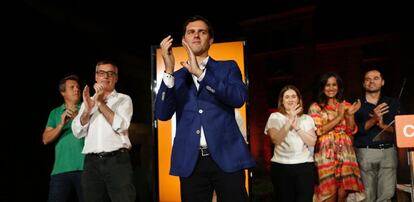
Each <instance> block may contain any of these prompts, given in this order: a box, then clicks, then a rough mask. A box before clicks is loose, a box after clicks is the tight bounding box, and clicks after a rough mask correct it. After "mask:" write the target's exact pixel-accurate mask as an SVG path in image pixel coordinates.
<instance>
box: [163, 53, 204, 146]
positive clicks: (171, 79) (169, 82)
mask: <svg viewBox="0 0 414 202" xmlns="http://www.w3.org/2000/svg"><path fill="white" fill-rule="evenodd" d="M209 58H210V56H208V57H206V58H205V59H204V60H203V61H201V63H200V64H199V65H198V66H199V67H200V69H201V70H203V73H202V74H201V76H200V77H198V78H197V77H196V76H195V75H194V74H192V75H191V76H192V77H193V82H194V84H195V86H196V87H197V90H198V88H199V87H200V84H199V82H201V81H202V80H203V78H204V76H205V75H206V71H204V69H205V68H206V65H207V62H208V60H209ZM183 68H185V67H183ZM162 80H163V81H164V83H165V85H166V86H167V87H168V88H172V87H174V81H175V80H174V77H173V76H172V75H171V74H167V73H164V76H163V78H162ZM200 130H201V133H200V146H202V147H204V146H207V141H206V136H205V135H204V129H203V126H201V129H200Z"/></svg>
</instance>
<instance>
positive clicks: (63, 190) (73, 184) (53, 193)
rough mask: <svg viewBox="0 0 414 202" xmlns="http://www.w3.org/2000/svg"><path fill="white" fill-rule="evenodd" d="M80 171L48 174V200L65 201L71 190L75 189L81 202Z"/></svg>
mask: <svg viewBox="0 0 414 202" xmlns="http://www.w3.org/2000/svg"><path fill="white" fill-rule="evenodd" d="M81 176H82V171H73V172H67V173H60V174H56V175H52V176H50V184H49V199H48V202H65V201H67V200H68V199H69V195H70V193H71V191H72V190H75V191H76V195H77V196H78V201H80V202H83V197H82V189H81Z"/></svg>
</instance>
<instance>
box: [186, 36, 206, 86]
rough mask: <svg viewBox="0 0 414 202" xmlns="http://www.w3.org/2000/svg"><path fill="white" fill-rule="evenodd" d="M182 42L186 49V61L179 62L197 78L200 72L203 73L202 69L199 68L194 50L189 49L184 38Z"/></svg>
mask: <svg viewBox="0 0 414 202" xmlns="http://www.w3.org/2000/svg"><path fill="white" fill-rule="evenodd" d="M182 44H183V47H184V49H185V50H186V51H187V54H188V61H187V62H180V64H181V65H182V66H184V67H185V68H187V70H188V71H189V72H190V73H191V74H193V75H195V76H196V77H197V78H198V77H200V76H201V74H202V73H203V70H201V69H200V67H199V66H198V62H197V58H196V56H195V55H194V52H193V51H192V50H191V48H190V46H189V45H188V43H187V42H185V41H184V40H182Z"/></svg>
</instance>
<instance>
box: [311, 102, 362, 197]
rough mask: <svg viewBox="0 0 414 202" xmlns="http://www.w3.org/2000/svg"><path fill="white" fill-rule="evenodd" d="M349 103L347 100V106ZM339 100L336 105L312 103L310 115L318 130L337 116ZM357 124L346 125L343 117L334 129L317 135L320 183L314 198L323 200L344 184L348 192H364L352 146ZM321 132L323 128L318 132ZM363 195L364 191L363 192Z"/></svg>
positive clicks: (343, 186)
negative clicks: (350, 126) (353, 126)
mask: <svg viewBox="0 0 414 202" xmlns="http://www.w3.org/2000/svg"><path fill="white" fill-rule="evenodd" d="M349 106H350V104H349V103H347V102H346V104H345V107H349ZM338 107H339V103H337V104H336V105H335V106H332V105H326V106H325V107H321V106H320V105H319V104H317V103H313V104H312V105H311V106H310V108H309V115H310V116H311V117H312V118H313V120H314V121H315V125H316V128H317V130H322V129H321V127H322V126H323V125H325V124H327V123H328V122H330V121H331V120H332V119H334V118H335V117H336V116H337V109H338ZM356 132H357V127H356V126H355V128H349V127H347V126H346V121H345V119H342V120H341V121H340V122H339V123H338V124H337V125H336V126H335V127H334V128H333V129H332V130H331V131H329V132H326V133H323V132H322V133H323V135H319V136H318V140H317V142H316V145H315V162H316V167H317V169H318V176H319V184H318V185H317V188H316V190H315V197H314V198H315V201H324V200H326V199H328V198H329V197H331V196H332V195H333V194H334V193H336V192H337V189H338V188H339V187H342V188H343V189H345V190H346V191H348V192H356V193H358V192H361V193H363V191H364V185H363V183H362V181H361V173H360V170H359V167H358V162H357V160H356V156H355V151H354V148H353V146H352V135H353V134H355V133H356ZM319 133H321V131H319ZM362 195H363V194H362Z"/></svg>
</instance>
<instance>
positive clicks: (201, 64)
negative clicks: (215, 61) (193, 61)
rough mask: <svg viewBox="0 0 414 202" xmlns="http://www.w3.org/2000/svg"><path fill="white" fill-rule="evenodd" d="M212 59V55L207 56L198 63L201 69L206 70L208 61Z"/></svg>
mask: <svg viewBox="0 0 414 202" xmlns="http://www.w3.org/2000/svg"><path fill="white" fill-rule="evenodd" d="M209 59H210V56H207V57H206V58H204V60H203V61H201V63H200V64H199V65H198V66H199V67H200V69H201V70H204V69H205V68H206V66H207V62H208V60H209Z"/></svg>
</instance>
